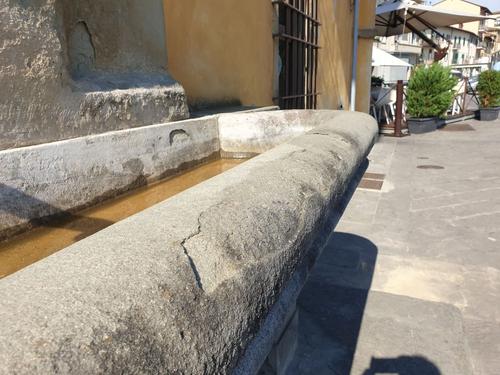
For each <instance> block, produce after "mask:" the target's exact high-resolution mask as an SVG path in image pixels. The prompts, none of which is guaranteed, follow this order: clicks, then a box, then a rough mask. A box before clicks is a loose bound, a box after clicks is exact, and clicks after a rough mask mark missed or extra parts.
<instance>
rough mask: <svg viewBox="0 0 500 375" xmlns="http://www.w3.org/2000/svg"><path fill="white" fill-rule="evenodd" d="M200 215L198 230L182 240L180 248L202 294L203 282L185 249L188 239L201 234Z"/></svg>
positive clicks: (199, 217)
mask: <svg viewBox="0 0 500 375" xmlns="http://www.w3.org/2000/svg"><path fill="white" fill-rule="evenodd" d="M202 215H203V213H202V214H200V216H198V228H197V229H196V231H195V232H194V233H192V234H190V235H189V236H188V237H186V238H184V239H183V240H182V242H181V246H182V250H183V251H184V255H186V257H187V259H188V263H189V266H190V267H191V270H192V271H193V274H194V278H195V280H196V285H197V286H198V288H200V289H201V290H202V291H203V292H204V291H205V289H203V282H202V281H201V275H200V273H199V271H198V268H197V267H196V264H195V262H194V260H193V258H192V257H191V255H189V251H188V249H187V247H186V242H187V241H189V240H190V239H192V238H193V237H196V236H197V235H199V234H200V233H201V216H202Z"/></svg>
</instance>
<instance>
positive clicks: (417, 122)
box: [406, 117, 443, 134]
mask: <svg viewBox="0 0 500 375" xmlns="http://www.w3.org/2000/svg"><path fill="white" fill-rule="evenodd" d="M406 123H407V125H408V130H409V131H410V133H412V134H422V133H429V132H432V131H434V130H436V129H437V128H439V127H440V126H441V125H442V124H443V120H441V119H440V118H439V117H426V118H415V117H413V118H409V119H408V120H407V122H406Z"/></svg>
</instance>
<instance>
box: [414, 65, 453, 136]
mask: <svg viewBox="0 0 500 375" xmlns="http://www.w3.org/2000/svg"><path fill="white" fill-rule="evenodd" d="M457 82H458V80H457V78H455V77H453V75H452V74H451V69H449V68H446V67H444V66H442V65H440V64H438V63H434V64H432V65H430V66H419V67H417V68H416V69H415V70H414V71H413V73H412V75H411V78H410V81H409V82H408V90H407V108H408V113H409V115H410V118H409V119H408V121H407V123H408V129H409V130H410V133H427V132H430V131H433V130H436V129H437V128H438V126H439V125H440V124H441V123H442V122H443V121H442V118H444V116H445V115H446V112H447V111H448V108H450V106H451V104H452V103H453V98H454V97H455V91H454V90H453V89H454V87H455V86H456V84H457Z"/></svg>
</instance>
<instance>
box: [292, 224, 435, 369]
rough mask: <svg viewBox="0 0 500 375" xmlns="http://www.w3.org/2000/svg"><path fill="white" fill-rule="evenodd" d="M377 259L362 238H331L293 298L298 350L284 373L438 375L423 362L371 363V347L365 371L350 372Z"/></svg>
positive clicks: (373, 248) (408, 359) (342, 235)
mask: <svg viewBox="0 0 500 375" xmlns="http://www.w3.org/2000/svg"><path fill="white" fill-rule="evenodd" d="M377 255H378V249H377V247H376V246H375V244H374V243H373V242H371V241H369V240H368V239H366V238H364V237H360V236H357V235H354V234H351V233H342V232H335V233H334V234H333V235H332V238H331V240H330V242H329V243H328V245H327V246H326V248H325V250H324V251H323V254H322V255H321V257H320V258H319V259H318V261H317V263H316V266H315V267H314V269H313V271H312V273H311V276H310V278H309V280H308V282H307V284H306V286H305V288H304V289H303V291H302V293H301V296H300V297H299V301H298V306H299V338H298V347H297V351H296V355H295V357H294V360H293V361H292V363H291V364H290V366H289V367H288V371H287V374H289V375H291V374H293V375H295V374H300V375H306V374H314V375H320V374H335V375H349V374H353V375H354V374H356V375H375V374H398V375H440V374H441V373H440V371H439V369H438V368H437V367H436V366H435V365H434V364H433V363H432V362H430V361H429V360H427V359H425V358H423V357H418V356H401V357H397V358H374V356H375V355H376V348H374V347H371V348H369V350H370V351H371V352H369V353H366V349H364V350H365V353H363V354H364V356H365V357H366V356H367V355H368V356H369V355H370V354H371V355H372V358H371V363H370V365H369V368H368V369H366V368H360V363H361V362H363V361H359V362H360V363H358V364H357V365H356V366H355V368H354V367H353V364H354V359H355V355H356V349H357V346H358V340H359V336H360V331H361V326H362V322H363V318H364V314H365V309H366V305H367V301H368V298H369V291H370V288H371V285H372V279H373V273H374V270H375V265H376V262H377ZM387 308H388V309H390V308H391V307H390V306H387ZM381 318H383V317H381ZM387 340H391V338H390V337H387ZM364 359H365V361H366V360H367V359H366V358H364ZM368 360H369V359H368ZM365 363H366V362H365ZM361 366H362V365H361Z"/></svg>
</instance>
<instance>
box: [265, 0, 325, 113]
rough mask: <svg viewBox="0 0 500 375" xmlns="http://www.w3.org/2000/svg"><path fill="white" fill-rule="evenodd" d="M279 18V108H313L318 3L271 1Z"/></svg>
mask: <svg viewBox="0 0 500 375" xmlns="http://www.w3.org/2000/svg"><path fill="white" fill-rule="evenodd" d="M273 4H274V6H275V7H276V8H277V9H276V10H277V14H278V16H279V31H278V33H277V34H275V35H274V36H275V38H278V39H279V56H280V59H281V71H280V75H279V96H278V97H277V98H275V99H276V100H277V102H278V105H279V106H280V107H281V108H282V109H314V108H316V104H317V97H318V95H319V93H318V92H317V91H316V79H317V66H318V50H319V49H320V47H319V45H318V39H319V27H320V23H319V21H318V0H273Z"/></svg>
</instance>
